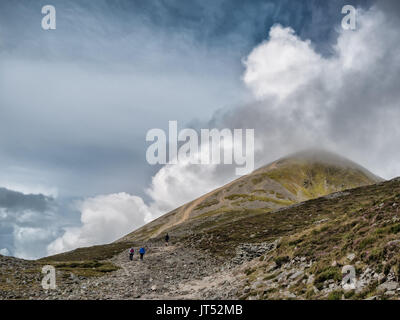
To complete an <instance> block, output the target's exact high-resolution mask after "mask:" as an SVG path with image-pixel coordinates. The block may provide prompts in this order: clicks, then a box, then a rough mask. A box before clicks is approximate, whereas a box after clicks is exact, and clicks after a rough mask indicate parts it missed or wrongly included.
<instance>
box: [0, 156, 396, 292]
mask: <svg viewBox="0 0 400 320" xmlns="http://www.w3.org/2000/svg"><path fill="white" fill-rule="evenodd" d="M399 207H400V179H394V180H391V181H383V180H382V179H380V178H379V177H376V176H375V175H373V174H372V173H370V172H368V171H367V170H366V169H364V168H362V167H360V166H358V165H357V164H355V163H353V162H351V161H349V160H346V159H344V158H342V157H338V156H336V155H332V154H330V153H326V152H315V151H313V152H306V153H299V154H295V155H292V156H289V157H285V158H282V159H280V160H278V161H275V162H273V163H271V164H269V165H267V166H265V167H262V168H260V169H258V170H256V171H254V172H253V173H252V174H250V175H248V176H244V177H241V178H239V179H237V180H235V181H233V182H232V183H230V184H228V185H226V186H223V187H221V188H219V189H217V190H215V191H213V192H210V193H208V194H207V195H205V196H203V197H200V198H199V199H196V200H194V201H192V202H190V203H188V204H186V205H184V206H182V207H181V208H178V209H176V210H174V211H172V212H170V213H167V214H166V215H164V216H162V217H160V218H159V219H157V220H155V221H153V222H151V223H149V224H148V225H146V226H144V227H142V228H140V229H138V230H136V231H134V232H132V233H131V234H129V235H126V236H125V237H123V238H122V239H120V240H118V241H116V242H114V243H111V244H107V245H100V246H93V247H88V248H79V249H76V250H74V251H70V252H66V253H62V254H59V255H55V256H51V257H46V258H43V259H40V260H37V261H25V260H21V259H16V258H10V257H2V256H0V267H1V276H0V298H2V299H204V298H206V299H370V300H371V299H397V298H399V297H400V283H399V275H400V255H399V248H400V213H399ZM166 232H168V233H169V235H170V245H169V246H165V243H164V235H165V233H166ZM141 246H145V247H146V248H147V252H146V254H145V256H144V260H143V261H141V260H140V259H139V257H138V256H137V254H136V253H135V255H134V257H133V261H130V260H129V257H128V248H130V247H134V248H135V249H138V248H139V247H141ZM136 251H137V250H136ZM44 265H52V266H54V267H55V268H56V279H57V288H56V289H55V290H44V289H43V288H42V287H41V285H40V283H41V279H42V277H43V275H42V274H41V268H42V266H44Z"/></svg>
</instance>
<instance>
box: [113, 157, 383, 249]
mask: <svg viewBox="0 0 400 320" xmlns="http://www.w3.org/2000/svg"><path fill="white" fill-rule="evenodd" d="M379 181H382V179H380V178H379V177H376V176H374V175H373V174H371V173H370V172H368V171H367V170H366V169H364V168H362V167H361V166H358V165H357V164H355V163H353V162H351V161H349V160H347V159H344V158H341V157H339V156H337V155H334V154H330V153H327V152H322V151H317V152H316V151H308V152H303V153H298V154H294V155H292V156H289V157H286V158H282V159H280V160H278V161H275V162H273V163H271V164H269V165H267V166H265V167H262V168H260V169H258V170H256V171H254V172H253V173H252V174H250V175H248V176H244V177H241V178H239V179H237V180H236V181H233V182H232V183H229V184H228V185H226V186H224V187H222V188H219V189H217V190H216V191H215V192H211V193H209V194H208V195H207V197H205V198H204V199H203V200H202V201H201V202H199V203H198V204H197V205H196V206H194V208H193V210H191V211H190V214H188V220H193V219H196V220H197V219H198V218H203V217H207V216H213V215H218V214H221V213H227V212H229V213H236V212H243V210H245V211H248V212H249V213H251V212H252V211H254V210H256V211H257V210H262V211H263V212H269V211H273V210H276V209H279V208H282V207H286V206H289V205H292V204H295V203H299V202H301V201H305V200H309V199H313V198H317V197H320V196H324V195H327V194H330V193H332V192H337V191H341V190H346V189H351V188H355V187H359V186H365V185H369V184H373V183H376V182H379ZM192 203H193V202H190V203H189V204H187V205H185V206H182V207H180V208H178V209H175V210H173V211H171V212H170V213H168V214H166V215H164V216H162V217H160V218H158V219H156V220H154V221H153V222H150V223H149V224H147V225H146V226H144V227H142V228H140V229H138V230H136V231H134V232H132V233H131V234H129V235H127V236H125V237H123V238H122V239H121V241H132V240H148V239H150V238H152V237H155V236H157V235H158V234H160V233H161V231H162V232H165V231H167V230H168V228H171V227H173V226H174V225H176V224H179V223H181V222H184V220H183V219H181V216H182V214H183V213H182V212H184V211H185V209H186V208H187V207H189V206H190V205H191V204H192ZM232 218H233V217H232ZM180 220H181V221H180Z"/></svg>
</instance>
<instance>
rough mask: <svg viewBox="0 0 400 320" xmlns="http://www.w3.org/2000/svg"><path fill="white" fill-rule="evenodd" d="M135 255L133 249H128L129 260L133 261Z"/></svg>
mask: <svg viewBox="0 0 400 320" xmlns="http://www.w3.org/2000/svg"><path fill="white" fill-rule="evenodd" d="M134 254H135V250H134V249H133V248H130V250H129V260H131V261H132V260H133V255H134Z"/></svg>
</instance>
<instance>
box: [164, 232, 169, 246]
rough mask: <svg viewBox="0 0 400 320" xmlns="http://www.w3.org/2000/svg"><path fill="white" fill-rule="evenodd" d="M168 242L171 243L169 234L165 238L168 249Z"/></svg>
mask: <svg viewBox="0 0 400 320" xmlns="http://www.w3.org/2000/svg"><path fill="white" fill-rule="evenodd" d="M168 241H169V235H168V233H167V235H166V236H165V246H166V247H168Z"/></svg>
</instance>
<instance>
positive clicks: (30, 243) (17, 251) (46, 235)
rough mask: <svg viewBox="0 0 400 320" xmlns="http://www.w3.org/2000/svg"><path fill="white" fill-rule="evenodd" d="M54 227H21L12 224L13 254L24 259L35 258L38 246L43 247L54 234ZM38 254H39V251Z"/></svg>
mask: <svg viewBox="0 0 400 320" xmlns="http://www.w3.org/2000/svg"><path fill="white" fill-rule="evenodd" d="M55 229H56V228H54V227H45V228H40V227H21V226H19V225H14V250H13V256H15V257H17V258H24V259H37V257H38V251H40V250H38V247H39V248H44V246H45V244H46V243H49V241H50V239H54V237H55V236H56V235H57V234H56V230H55ZM39 255H41V254H40V253H39Z"/></svg>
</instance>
